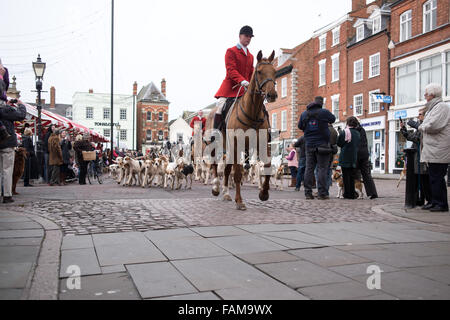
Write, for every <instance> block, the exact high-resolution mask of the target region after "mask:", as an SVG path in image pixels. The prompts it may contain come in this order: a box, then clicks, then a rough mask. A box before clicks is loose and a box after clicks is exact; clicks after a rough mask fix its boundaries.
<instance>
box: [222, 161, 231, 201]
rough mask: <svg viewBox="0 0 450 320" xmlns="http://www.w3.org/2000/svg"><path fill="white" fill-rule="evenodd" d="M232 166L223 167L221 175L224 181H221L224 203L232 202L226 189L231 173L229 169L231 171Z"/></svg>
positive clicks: (227, 188)
mask: <svg viewBox="0 0 450 320" xmlns="http://www.w3.org/2000/svg"><path fill="white" fill-rule="evenodd" d="M232 167H233V165H232V164H227V165H226V166H225V170H224V173H223V176H224V179H223V200H224V201H232V200H233V199H231V196H230V190H229V187H228V184H229V179H230V173H231V169H232Z"/></svg>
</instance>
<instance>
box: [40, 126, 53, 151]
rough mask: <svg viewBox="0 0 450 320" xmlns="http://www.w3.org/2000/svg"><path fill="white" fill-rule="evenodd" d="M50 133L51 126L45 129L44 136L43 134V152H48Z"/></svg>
mask: <svg viewBox="0 0 450 320" xmlns="http://www.w3.org/2000/svg"><path fill="white" fill-rule="evenodd" d="M52 133H53V131H52V128H51V127H49V128H48V130H47V133H46V134H45V136H44V143H43V144H42V150H43V151H44V152H45V153H48V139H49V138H50V136H51V135H52Z"/></svg>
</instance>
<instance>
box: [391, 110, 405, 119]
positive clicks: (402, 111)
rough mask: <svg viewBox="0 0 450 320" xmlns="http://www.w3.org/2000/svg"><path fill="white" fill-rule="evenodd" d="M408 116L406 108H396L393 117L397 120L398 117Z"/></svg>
mask: <svg viewBox="0 0 450 320" xmlns="http://www.w3.org/2000/svg"><path fill="white" fill-rule="evenodd" d="M407 117H408V111H407V110H398V111H395V113H394V119H395V120H398V119H400V118H403V119H406V118H407Z"/></svg>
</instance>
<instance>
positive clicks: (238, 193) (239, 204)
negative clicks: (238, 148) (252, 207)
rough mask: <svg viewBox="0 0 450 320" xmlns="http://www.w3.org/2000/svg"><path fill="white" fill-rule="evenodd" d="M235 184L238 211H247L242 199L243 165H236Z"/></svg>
mask: <svg viewBox="0 0 450 320" xmlns="http://www.w3.org/2000/svg"><path fill="white" fill-rule="evenodd" d="M233 166H234V182H235V184H236V198H235V199H236V209H238V210H247V207H246V206H245V204H244V202H243V201H242V197H241V179H242V165H240V164H234V165H233Z"/></svg>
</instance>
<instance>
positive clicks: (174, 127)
mask: <svg viewBox="0 0 450 320" xmlns="http://www.w3.org/2000/svg"><path fill="white" fill-rule="evenodd" d="M191 137H192V128H191V127H190V126H189V124H188V123H187V122H186V121H185V120H184V119H183V118H181V117H180V118H178V119H177V120H175V121H174V122H173V123H172V124H171V125H170V126H169V139H170V142H175V143H178V142H181V143H183V144H189V140H190V138H191Z"/></svg>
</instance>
